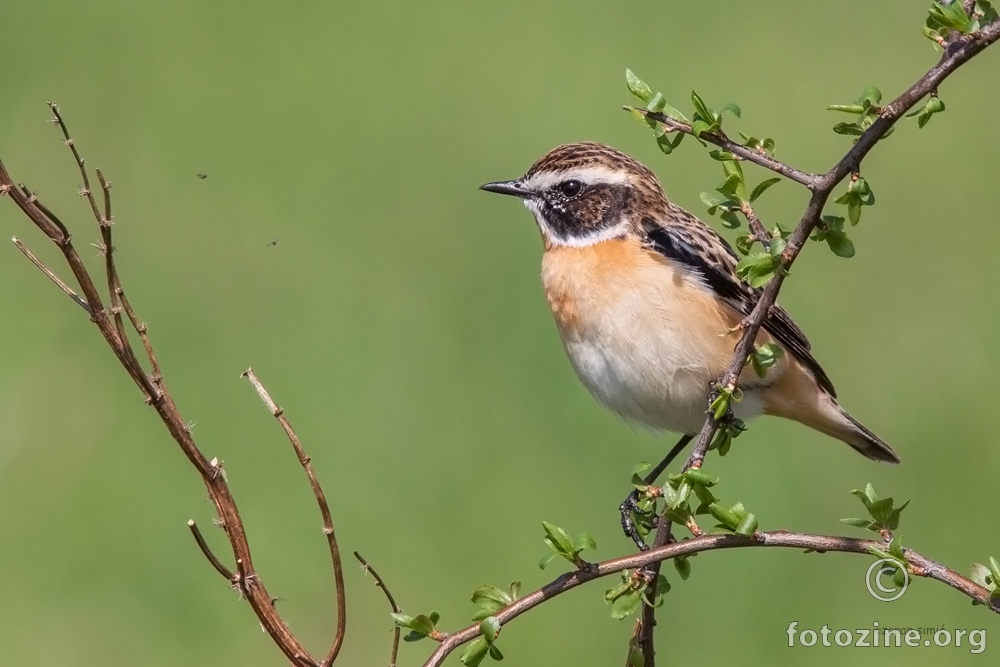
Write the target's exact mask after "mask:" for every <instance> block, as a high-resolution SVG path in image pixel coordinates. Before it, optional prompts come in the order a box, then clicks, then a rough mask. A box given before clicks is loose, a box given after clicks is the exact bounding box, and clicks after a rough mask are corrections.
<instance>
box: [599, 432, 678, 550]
mask: <svg viewBox="0 0 1000 667" xmlns="http://www.w3.org/2000/svg"><path fill="white" fill-rule="evenodd" d="M693 437H694V436H693V435H684V436H681V439H680V440H678V441H677V444H676V445H674V446H673V448H672V449H671V450H670V451H669V452H667V455H666V456H664V457H663V460H662V461H660V462H659V463H658V464H656V467H655V468H653V469H652V470H650V471H649V474H648V475H646V477H645V478H644V479H643V480H642V483H643V484H645V485H647V486H649V485H651V484H653V483H654V482H656V479H657V478H658V477H659V476H660V475H661V474H662V473H663V471H664V470H666V469H667V466H669V465H670V463H671V462H672V461H673V460H674V459H675V458H677V455H678V454H680V453H681V452H682V451H683V450H684V448H685V447H687V444H688V443H689V442H691V439H692V438H693ZM618 511H619V512H620V513H621V517H622V531H623V532H624V533H625V537H628V538H630V539H631V540H632V541H633V542H635V545H636V546H637V547H639V549H640V551H646V550H647V549H649V547H648V546H646V543H645V542H644V541H643V539H642V536H641V535H639V531H638V529H637V528H636V525H635V518H634V517H635V515H638V514H642V513H643V512H642V510H641V509H640V508H639V490H638V489H633V490H632V493H630V494H628V497H626V498H625V501H624V502H622V504H621V505H619V506H618ZM652 519H653V521H652V522H651V523H652V525H653V526H655V519H656V517H655V516H654V517H652Z"/></svg>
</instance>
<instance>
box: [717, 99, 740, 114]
mask: <svg viewBox="0 0 1000 667" xmlns="http://www.w3.org/2000/svg"><path fill="white" fill-rule="evenodd" d="M719 113H720V114H724V113H731V114H733V115H734V116H736V117H737V118H742V117H743V110H742V109H740V106H739V105H738V104H735V103H733V102H730V103H729V104H727V105H725V106H724V107H722V108H721V109H719Z"/></svg>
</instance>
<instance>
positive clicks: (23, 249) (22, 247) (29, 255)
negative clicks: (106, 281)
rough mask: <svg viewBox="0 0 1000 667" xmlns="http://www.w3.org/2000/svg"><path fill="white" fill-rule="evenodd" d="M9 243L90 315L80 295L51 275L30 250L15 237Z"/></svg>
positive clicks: (47, 268) (88, 307)
mask: <svg viewBox="0 0 1000 667" xmlns="http://www.w3.org/2000/svg"><path fill="white" fill-rule="evenodd" d="M11 241H13V243H14V245H15V246H16V247H17V249H18V250H20V251H21V252H22V253H24V256H25V257H27V258H28V259H29V260H31V263H32V264H34V265H35V266H37V267H38V269H39V270H40V271H41V272H42V273H44V274H45V275H46V276H48V278H49V280H51V281H52V282H54V283H55V284H56V285H57V286H58V287H59V289H61V290H62V291H63V292H65V293H66V295H67V296H68V297H69V298H71V299H73V301H75V302H76V304H77V305H78V306H80V307H81V308H83V309H84V310H85V311H87V314H88V315H89V314H91V310H90V306H88V305H87V302H86V301H84V300H83V299H81V298H80V295H79V294H77V293H76V292H74V291H73V290H72V289H71V288H70V286H69V285H67V284H66V283H64V282H63V281H62V280H61V279H60V278H59V276H57V275H56V274H55V273H53V272H52V271H51V270H50V269H49V267H47V266H45V264H44V263H42V260H40V259H38V258H37V257H35V255H34V253H32V252H31V251H30V250H28V248H27V247H25V245H24V244H23V243H21V241H20V240H19V239H18V238H17V237H16V236H15V237H14V238H12V239H11Z"/></svg>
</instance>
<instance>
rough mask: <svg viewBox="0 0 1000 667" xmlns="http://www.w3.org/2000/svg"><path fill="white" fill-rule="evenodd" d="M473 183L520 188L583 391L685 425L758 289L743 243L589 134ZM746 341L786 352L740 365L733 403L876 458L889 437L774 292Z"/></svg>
mask: <svg viewBox="0 0 1000 667" xmlns="http://www.w3.org/2000/svg"><path fill="white" fill-rule="evenodd" d="M482 189H483V190H487V191H489V192H496V193H499V194H505V195H512V196H514V197H518V198H519V199H521V201H522V202H524V205H525V206H526V207H527V208H528V210H529V211H531V213H532V214H533V215H534V217H535V221H536V222H537V223H538V229H539V230H540V231H541V235H542V241H543V243H544V246H545V254H544V255H543V258H542V283H543V286H544V289H545V296H546V299H547V300H548V303H549V307H550V308H551V310H552V315H553V316H554V317H555V320H556V326H557V327H558V329H559V335H560V336H561V338H562V342H563V345H564V347H565V348H566V353H567V355H568V356H569V360H570V362H571V363H572V365H573V368H574V369H575V370H576V373H577V375H578V376H579V377H580V380H582V381H583V384H584V385H586V387H587V389H588V390H590V393H591V394H593V395H594V397H595V398H596V399H597V400H598V401H600V402H601V403H602V404H603V405H605V406H606V407H607V408H609V409H610V410H611V411H612V412H614V413H615V414H617V415H619V416H620V417H621V418H623V419H625V420H626V421H629V422H635V423H639V424H644V425H646V426H648V427H651V428H653V429H662V430H669V431H674V432H678V433H681V434H687V435H691V434H694V433H697V432H698V430H700V428H701V426H702V424H703V423H704V421H705V415H706V408H707V406H708V402H707V396H708V393H709V390H710V388H711V387H712V385H713V383H714V382H716V381H718V379H719V378H720V377H721V376H722V374H723V373H724V372H725V371H726V368H727V367H728V366H729V364H730V363H731V361H732V356H733V349H734V347H735V345H736V342H737V340H738V336H734V335H727V333H729V332H732V331H733V329H734V327H738V326H739V324H740V322H741V321H742V320H743V318H745V317H746V316H747V315H748V314H749V313H750V311H751V310H752V309H753V307H754V304H755V303H756V301H757V299H758V297H759V296H760V290H759V289H754V288H751V287H750V286H749V285H747V284H746V283H744V282H742V281H741V280H740V279H739V278H738V277H737V275H736V264H737V262H738V260H739V257H738V256H737V255H736V253H735V252H734V251H733V249H732V247H731V246H730V245H729V244H728V243H727V242H726V241H725V240H724V239H723V238H722V237H720V236H719V235H718V234H717V233H716V232H715V231H714V230H712V228H711V227H709V226H708V225H706V224H705V223H704V222H702V221H701V220H699V219H698V218H696V217H695V216H693V215H692V214H690V213H688V212H687V211H685V210H684V209H682V208H680V207H679V206H676V205H674V204H673V203H671V202H670V201H669V200H668V199H667V197H666V195H665V194H664V193H663V188H662V187H661V186H660V182H659V180H657V178H656V175H655V174H653V172H652V171H650V170H649V169H648V168H647V167H645V166H643V165H642V164H640V163H639V162H637V161H636V160H634V159H632V158H631V157H629V156H628V155H625V154H624V153H622V152H620V151H618V150H615V149H614V148H611V147H609V146H605V145H603V144H599V143H589V142H588V143H578V144H567V145H565V146H559V147H558V148H554V149H552V150H551V151H549V152H548V153H546V154H545V155H543V156H542V157H541V158H540V159H539V160H538V161H537V162H535V164H534V165H533V166H532V167H531V169H529V170H528V173H526V174H525V175H524V176H522V177H521V178H518V179H515V180H512V181H499V182H496V183H487V184H486V185H483V186H482ZM755 342H756V344H757V345H758V346H759V345H763V344H765V343H775V344H777V345H778V346H780V347H781V348H782V349H783V350H784V352H785V354H783V355H781V357H780V358H779V359H778V361H777V362H776V363H775V364H774V365H773V366H771V367H770V368H768V369H767V373H766V375H765V377H763V378H761V377H759V376H758V375H757V374H756V373H755V372H754V371H753V370H751V369H749V368H747V369H745V370H744V372H743V373H742V374H741V375H740V378H739V381H738V387H739V388H740V389H741V390H742V394H743V396H742V400H740V401H739V402H733V404H732V409H733V412H734V414H735V416H736V417H738V418H740V419H744V420H747V419H750V418H752V417H755V416H757V415H760V414H766V415H775V416H778V417H785V418H787V419H792V420H794V421H797V422H800V423H802V424H805V425H806V426H809V427H811V428H814V429H816V430H817V431H820V432H821V433H825V434H827V435H830V436H833V437H834V438H837V439H838V440H842V441H843V442H846V443H847V444H848V445H850V446H851V447H853V448H854V449H856V450H857V451H858V452H860V453H861V454H863V455H865V456H867V457H868V458H870V459H875V460H878V461H890V462H893V463H898V462H899V457H898V456H897V455H896V452H895V451H893V449H892V447H890V446H889V445H888V444H886V443H885V442H884V441H883V440H882V439H881V438H879V437H878V436H877V435H875V434H874V433H872V432H871V431H869V430H868V429H867V428H865V427H864V426H862V425H861V423H859V422H858V421H857V420H856V419H854V418H853V417H851V416H850V415H849V414H847V412H846V411H845V410H844V409H843V408H842V407H840V405H839V404H838V403H837V400H836V393H835V391H834V389H833V384H832V383H831V382H830V378H828V377H827V375H826V373H825V372H824V371H823V368H822V367H821V366H820V365H819V362H817V361H816V359H815V358H814V357H813V356H812V352H811V351H810V346H809V341H808V340H807V339H806V336H805V334H804V333H802V330H801V329H799V327H798V326H797V325H796V324H795V322H794V321H793V320H792V318H791V317H790V316H789V315H788V313H787V312H785V310H784V309H782V308H781V307H780V306H778V305H777V304H775V306H774V307H773V308H772V309H771V312H770V314H769V315H768V317H767V319H766V320H765V321H764V324H763V327H762V328H761V331H760V333H759V334H758V336H757V339H756V341H755Z"/></svg>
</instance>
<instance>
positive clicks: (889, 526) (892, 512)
mask: <svg viewBox="0 0 1000 667" xmlns="http://www.w3.org/2000/svg"><path fill="white" fill-rule="evenodd" d="M851 494H852V495H854V496H857V497H858V498H860V499H861V502H862V503H863V504H864V506H865V509H866V510H868V518H852V519H841V521H842V522H844V523H846V524H848V525H851V526H854V527H856V528H864V529H866V530H870V531H872V532H875V533H880V534H881V533H884V532H885V531H893V530H896V529H897V528H899V516H900V514H902V513H903V510H904V509H906V506H907V505H909V504H910V501H909V500H907V501H906V502H904V503H903V504H902V505H900V506H899V507H895V508H894V507H893V502H894V501H893V499H892V498H891V497H890V498H881V499H880V498H879V497H878V495H877V494H876V493H875V489H874V488H873V487H872V485H871V484H867V485H865V488H864V490H861V489H853V490H852V491H851ZM903 560H905V559H903Z"/></svg>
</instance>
